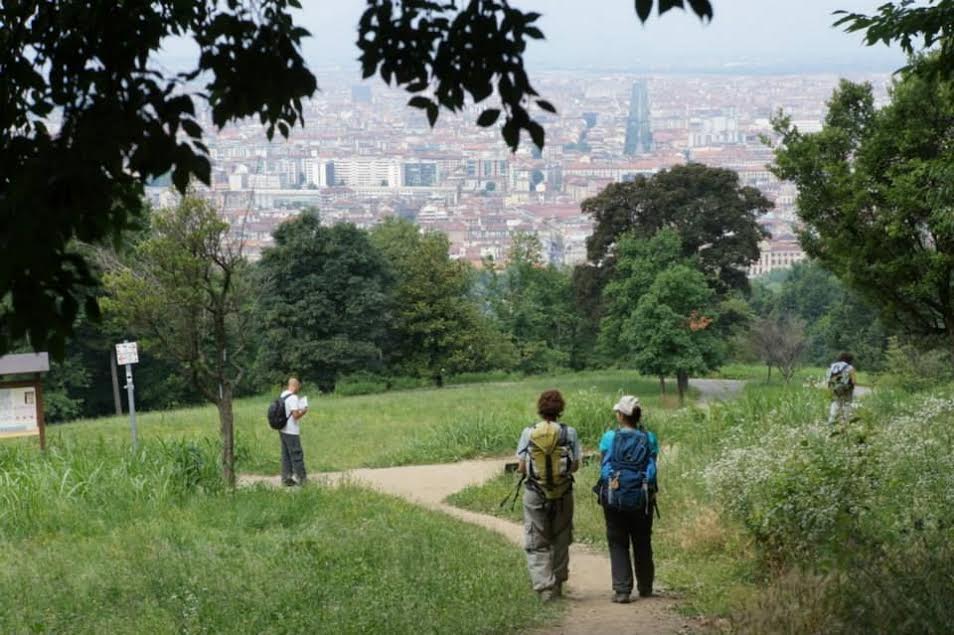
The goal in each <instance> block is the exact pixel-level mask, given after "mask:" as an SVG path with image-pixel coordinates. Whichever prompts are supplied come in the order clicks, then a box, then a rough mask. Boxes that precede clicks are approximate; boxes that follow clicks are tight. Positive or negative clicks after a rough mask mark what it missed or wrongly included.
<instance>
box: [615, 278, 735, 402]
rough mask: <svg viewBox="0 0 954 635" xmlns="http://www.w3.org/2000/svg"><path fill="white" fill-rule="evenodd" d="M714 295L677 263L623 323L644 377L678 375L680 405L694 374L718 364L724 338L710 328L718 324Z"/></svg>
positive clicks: (623, 337)
mask: <svg viewBox="0 0 954 635" xmlns="http://www.w3.org/2000/svg"><path fill="white" fill-rule="evenodd" d="M714 300H715V294H714V292H713V291H712V289H711V288H710V287H709V286H708V284H707V283H706V279H705V277H704V276H703V275H702V274H701V273H700V272H699V271H698V270H696V269H694V268H692V267H690V266H688V265H685V264H677V265H673V266H670V267H668V268H667V269H665V270H663V271H662V272H660V273H659V274H658V275H657V276H656V278H655V280H653V283H652V285H650V287H649V290H648V291H647V292H646V294H645V295H643V297H642V298H640V300H639V303H638V304H637V305H636V309H635V311H633V313H632V315H631V317H630V318H629V319H628V320H626V322H625V323H624V324H623V332H622V335H621V338H620V339H621V341H622V342H623V343H624V344H625V345H627V346H628V347H629V348H630V350H632V351H633V353H634V361H635V364H636V368H638V369H639V371H640V372H642V373H644V374H652V375H656V376H664V375H667V374H674V375H676V386H677V389H678V391H679V401H680V403H682V402H684V401H685V395H686V391H687V390H688V388H689V377H690V375H693V374H696V373H701V372H706V371H708V370H711V369H713V368H715V367H717V366H718V365H719V363H721V360H722V356H723V344H722V338H721V337H720V336H719V335H718V334H717V333H716V332H715V329H714V328H713V327H712V325H713V324H714V322H715V321H716V320H717V319H718V315H717V314H716V309H715V306H714Z"/></svg>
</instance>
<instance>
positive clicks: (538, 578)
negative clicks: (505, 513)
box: [523, 488, 573, 591]
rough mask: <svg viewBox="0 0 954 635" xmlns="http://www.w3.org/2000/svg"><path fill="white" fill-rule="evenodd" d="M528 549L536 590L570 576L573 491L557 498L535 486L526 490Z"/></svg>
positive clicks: (525, 537)
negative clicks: (551, 499) (549, 495)
mask: <svg viewBox="0 0 954 635" xmlns="http://www.w3.org/2000/svg"><path fill="white" fill-rule="evenodd" d="M523 525H524V550H525V551H526V552H527V569H529V571H530V582H531V583H532V584H533V590H534V591H545V590H547V589H552V588H553V587H555V586H557V585H559V584H563V583H564V582H565V581H566V579H567V578H568V577H569V575H570V543H572V542H573V492H572V491H571V492H568V493H567V494H566V495H565V496H564V497H563V498H561V499H559V500H556V501H547V499H546V497H545V496H543V495H542V494H540V493H539V492H536V491H534V490H532V489H529V488H528V489H527V490H526V491H525V492H524V493H523Z"/></svg>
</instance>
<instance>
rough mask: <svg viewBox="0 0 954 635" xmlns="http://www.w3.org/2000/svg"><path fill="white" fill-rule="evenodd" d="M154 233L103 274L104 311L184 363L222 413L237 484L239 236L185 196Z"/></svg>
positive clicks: (242, 336)
mask: <svg viewBox="0 0 954 635" xmlns="http://www.w3.org/2000/svg"><path fill="white" fill-rule="evenodd" d="M151 225H152V227H151V232H150V233H149V235H148V237H147V238H146V239H145V240H143V241H142V242H141V243H140V244H138V245H137V246H136V247H135V248H134V249H133V250H131V253H130V254H129V256H128V257H127V258H126V259H124V261H123V262H117V263H114V264H113V266H112V267H111V271H109V272H108V273H107V274H106V279H105V282H106V288H107V289H108V291H109V292H110V297H109V300H108V301H107V304H106V309H107V312H108V313H109V314H111V315H113V316H115V319H116V320H117V322H120V323H122V324H125V325H127V326H128V328H130V329H132V330H134V331H135V332H137V333H139V334H141V335H142V337H143V340H142V341H143V343H144V344H145V346H146V347H147V348H149V349H151V350H152V351H153V352H155V353H156V354H157V355H160V356H162V357H165V358H166V359H170V360H172V361H174V362H176V363H177V364H179V365H180V366H181V368H182V369H183V370H184V371H185V372H186V374H187V376H188V377H189V379H190V381H191V383H192V385H193V386H194V387H195V388H196V389H198V390H199V392H201V393H202V395H203V396H204V397H205V398H206V399H207V400H208V401H210V402H211V403H213V404H215V406H216V408H217V409H218V413H219V428H220V433H221V436H222V469H223V474H224V477H225V479H226V481H227V482H228V483H229V484H231V485H234V484H235V434H234V426H233V420H234V417H233V413H232V397H233V395H234V393H235V389H236V387H237V386H238V385H239V384H240V383H241V381H242V378H243V376H244V375H245V364H244V363H243V361H244V360H245V359H247V350H246V348H247V345H248V343H249V341H250V326H251V316H252V311H251V310H250V309H251V307H250V306H249V304H250V301H251V297H252V288H251V285H250V276H249V271H248V263H247V262H246V260H245V258H244V257H243V256H242V250H241V247H242V241H241V237H230V235H229V226H228V224H227V223H225V222H224V221H222V220H221V219H220V218H219V216H218V214H217V212H216V210H215V209H214V208H213V207H212V206H211V205H210V204H209V203H207V202H206V201H204V200H202V199H198V198H195V197H191V196H187V197H185V198H184V199H182V201H181V202H180V204H179V205H178V206H177V207H174V208H170V209H164V210H160V211H159V212H157V213H156V214H154V215H153V216H152V217H151Z"/></svg>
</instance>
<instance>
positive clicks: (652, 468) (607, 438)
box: [600, 428, 659, 481]
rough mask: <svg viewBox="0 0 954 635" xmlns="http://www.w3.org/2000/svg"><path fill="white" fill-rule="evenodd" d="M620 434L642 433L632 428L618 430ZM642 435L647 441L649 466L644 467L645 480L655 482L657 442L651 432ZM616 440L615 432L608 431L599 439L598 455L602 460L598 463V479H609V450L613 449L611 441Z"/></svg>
mask: <svg viewBox="0 0 954 635" xmlns="http://www.w3.org/2000/svg"><path fill="white" fill-rule="evenodd" d="M620 432H621V433H622V434H630V433H631V432H642V431H641V430H633V429H632V428H620ZM643 434H645V435H646V437H647V438H648V440H649V465H647V466H646V478H647V479H648V480H650V481H655V480H656V457H658V456H659V441H658V440H657V439H656V435H655V434H653V433H652V432H649V431H646V432H644V433H643ZM615 438H616V430H609V431H608V432H606V433H605V434H604V435H603V438H602V439H600V453H602V455H603V460H602V462H601V463H600V478H603V479H608V478H609V477H610V472H611V471H612V468H611V467H610V450H612V449H613V439H615Z"/></svg>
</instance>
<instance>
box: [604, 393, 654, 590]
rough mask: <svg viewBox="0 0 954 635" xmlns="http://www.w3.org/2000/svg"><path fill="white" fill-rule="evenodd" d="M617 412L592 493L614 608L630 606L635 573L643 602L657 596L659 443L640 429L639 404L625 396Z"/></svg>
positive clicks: (640, 410) (651, 435)
mask: <svg viewBox="0 0 954 635" xmlns="http://www.w3.org/2000/svg"><path fill="white" fill-rule="evenodd" d="M613 412H614V413H615V414H616V421H617V423H618V428H617V429H615V430H610V431H608V432H606V433H605V434H604V435H603V438H602V439H601V440H600V480H599V482H598V483H597V485H596V487H595V488H594V491H596V494H597V496H598V497H599V501H600V504H601V505H602V506H603V517H604V519H605V521H606V541H607V543H608V544H609V555H610V569H611V572H612V578H613V602H617V603H620V604H627V603H629V602H631V601H632V597H631V594H632V592H633V572H634V570H635V573H636V588H637V590H638V591H639V595H640V597H648V596H650V595H652V593H653V579H654V577H655V565H654V563H653V546H652V533H653V509H654V508H655V492H656V458H657V457H658V456H659V443H658V442H657V441H656V435H654V434H653V433H652V432H649V431H647V430H646V428H645V427H644V426H643V425H642V408H640V405H639V399H638V398H636V397H634V396H632V395H624V396H623V397H621V398H620V400H619V401H618V402H617V403H616V405H614V406H613ZM631 546H632V554H631V553H630V547H631ZM631 555H632V557H631Z"/></svg>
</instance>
